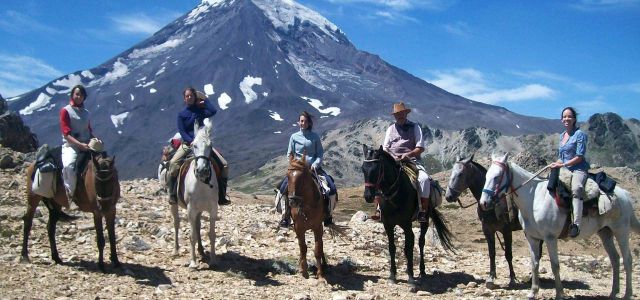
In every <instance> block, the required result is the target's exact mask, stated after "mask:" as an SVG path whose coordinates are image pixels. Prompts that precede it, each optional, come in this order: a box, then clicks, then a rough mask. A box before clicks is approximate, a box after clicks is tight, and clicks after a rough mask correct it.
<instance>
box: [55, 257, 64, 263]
mask: <svg viewBox="0 0 640 300" xmlns="http://www.w3.org/2000/svg"><path fill="white" fill-rule="evenodd" d="M53 262H55V263H56V264H57V265H62V264H63V262H62V259H60V257H54V258H53Z"/></svg>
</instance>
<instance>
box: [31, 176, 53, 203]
mask: <svg viewBox="0 0 640 300" xmlns="http://www.w3.org/2000/svg"><path fill="white" fill-rule="evenodd" d="M31 191H32V192H33V193H34V194H37V195H40V196H42V197H45V198H53V196H54V195H55V194H56V172H42V171H40V169H35V176H34V177H33V182H31Z"/></svg>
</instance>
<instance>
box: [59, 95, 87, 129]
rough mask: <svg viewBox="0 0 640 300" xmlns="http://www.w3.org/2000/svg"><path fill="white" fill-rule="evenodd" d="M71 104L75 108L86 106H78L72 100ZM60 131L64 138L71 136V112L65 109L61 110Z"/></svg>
mask: <svg viewBox="0 0 640 300" xmlns="http://www.w3.org/2000/svg"><path fill="white" fill-rule="evenodd" d="M69 104H70V105H71V106H74V107H83V106H84V105H83V104H84V103H83V104H80V105H78V104H76V103H75V102H73V100H71V101H70V103H69ZM60 131H62V135H63V136H67V135H69V133H71V120H70V119H69V112H68V111H67V110H66V109H64V107H63V108H62V109H61V110H60ZM89 132H92V133H93V131H92V130H91V122H89Z"/></svg>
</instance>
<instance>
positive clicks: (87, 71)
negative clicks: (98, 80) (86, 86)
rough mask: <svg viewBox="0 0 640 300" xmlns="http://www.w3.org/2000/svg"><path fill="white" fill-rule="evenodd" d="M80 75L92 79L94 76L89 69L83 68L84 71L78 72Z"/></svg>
mask: <svg viewBox="0 0 640 300" xmlns="http://www.w3.org/2000/svg"><path fill="white" fill-rule="evenodd" d="M80 75H82V76H84V77H86V78H89V79H93V78H95V77H96V76H95V75H93V73H91V71H89V70H84V71H82V72H80Z"/></svg>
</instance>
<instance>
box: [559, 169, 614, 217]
mask: <svg viewBox="0 0 640 300" xmlns="http://www.w3.org/2000/svg"><path fill="white" fill-rule="evenodd" d="M603 173H604V172H600V173H598V174H591V173H590V174H589V177H588V178H587V182H586V184H585V187H584V190H585V191H584V196H583V198H582V199H583V200H584V201H583V210H582V212H583V216H585V215H588V214H590V213H591V214H594V213H596V212H597V213H599V214H600V215H603V214H605V213H607V212H608V211H610V210H611V209H612V208H613V206H614V204H615V202H616V200H617V197H616V195H615V194H614V193H613V189H614V188H615V181H613V179H611V178H609V177H607V176H606V174H603ZM572 174H573V173H571V172H570V171H569V170H567V169H565V168H561V169H559V171H558V169H555V170H552V171H551V174H550V175H549V187H547V188H548V189H549V191H550V192H551V194H552V195H555V198H556V202H557V203H558V206H560V207H566V208H569V209H570V210H571V209H572V204H571V201H572V193H571V176H572ZM556 176H557V181H556V179H555V177H556ZM594 178H599V179H600V181H599V182H596V181H595V180H594ZM554 182H556V185H555V193H554V189H553V186H551V185H552V184H553V183H554Z"/></svg>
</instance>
